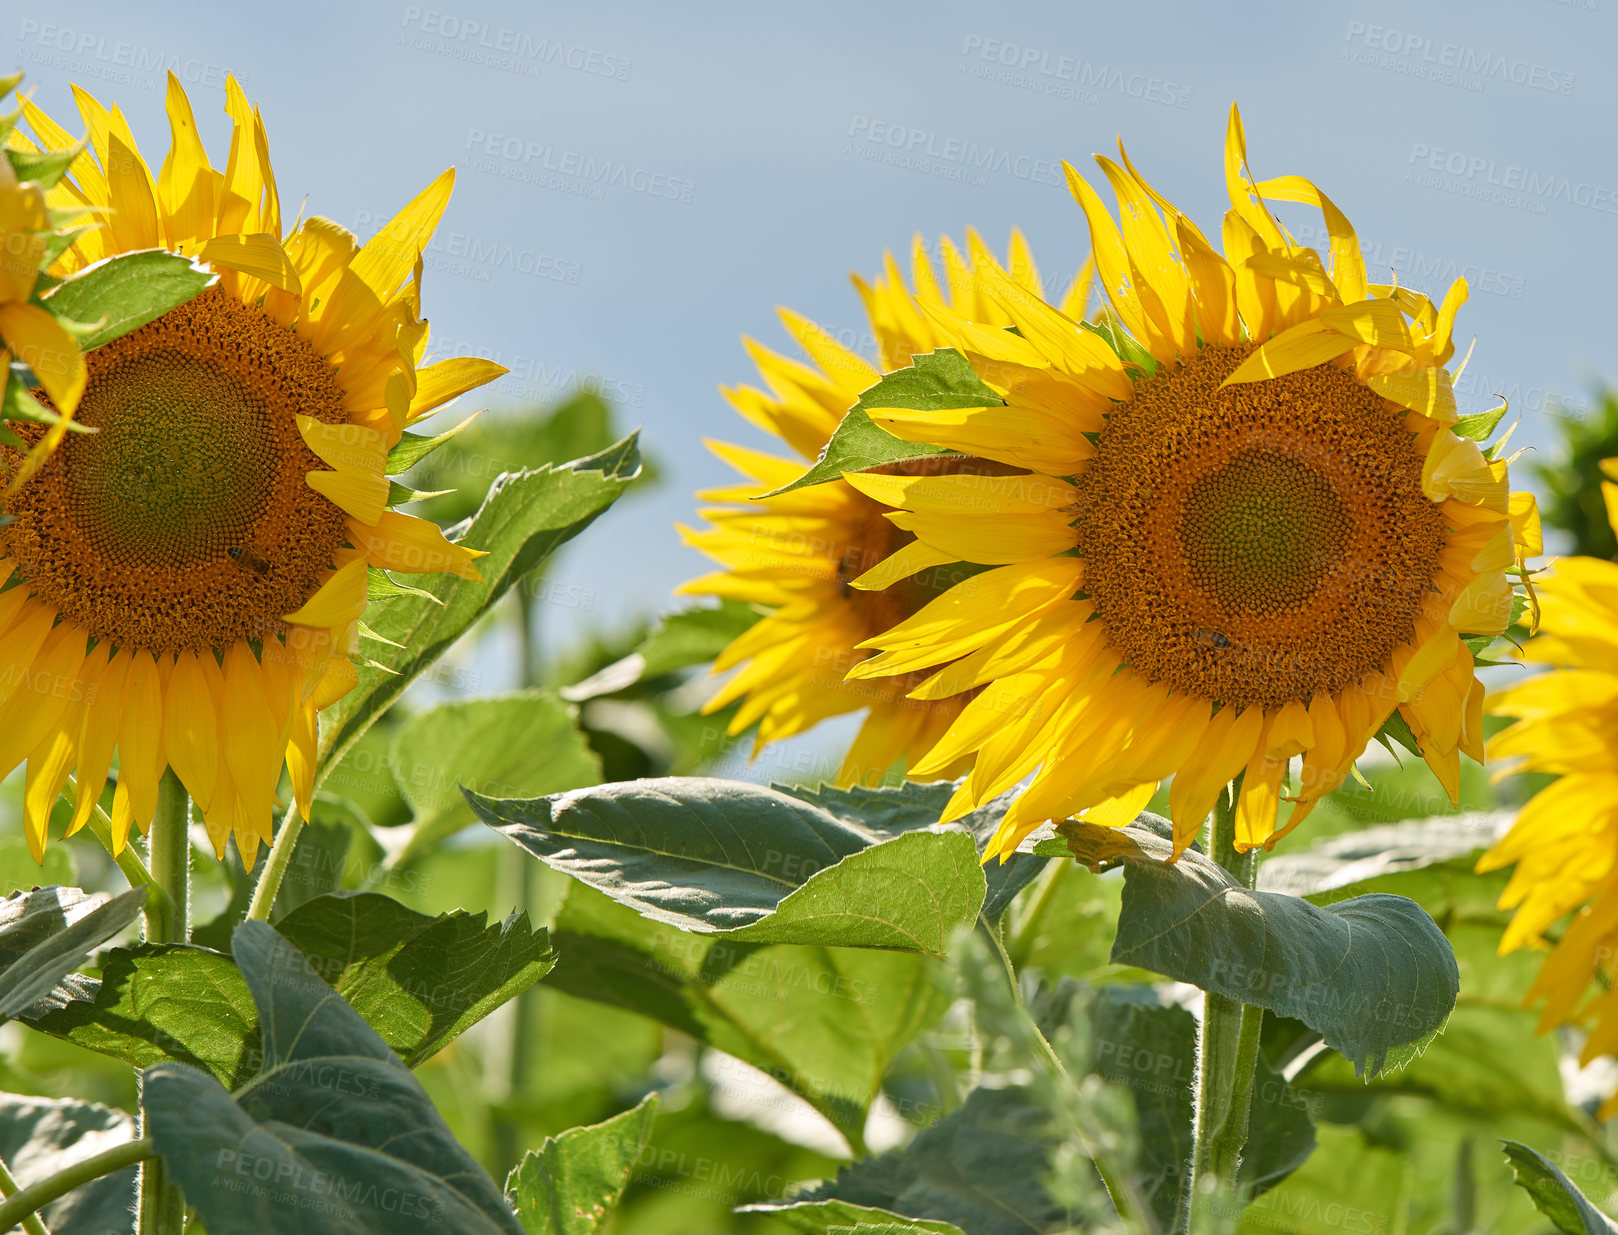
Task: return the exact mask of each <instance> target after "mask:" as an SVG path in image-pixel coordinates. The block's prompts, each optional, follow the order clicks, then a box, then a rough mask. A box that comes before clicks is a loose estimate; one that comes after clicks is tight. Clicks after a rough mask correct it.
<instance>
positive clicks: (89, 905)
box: [0, 887, 146, 1020]
mask: <svg viewBox="0 0 1618 1235" xmlns="http://www.w3.org/2000/svg"><path fill="white" fill-rule="evenodd" d="M145 900H146V889H145V888H131V889H130V890H129V891H127V892H124V893H122V894H121V895H119V896H111V897H109V896H107V895H106V894H104V893H97V894H94V895H87V894H86V893H84V892H83V891H81V890H80V889H78V888H63V887H49V888H38V889H36V890H34V891H32V892H19V893H17V894H16V895H15V896H9V897H7V898H6V899H5V900H3V901H0V966H3V967H0V1020H4V1019H5V1018H7V1017H11V1016H19V1015H22V1014H23V1013H24V1012H26V1011H28V1010H30V1009H36V1010H39V1011H43V1010H44V1009H45V1008H46V1007H60V1006H61V1005H62V1003H63V1002H65V1001H66V1000H67V999H70V998H72V997H73V994H74V992H73V991H71V990H68V989H66V988H63V987H61V986H60V983H61V982H62V981H63V979H65V978H66V977H67V976H68V975H69V974H71V973H72V972H73V971H74V970H75V969H77V968H78V967H79V966H80V965H82V964H84V962H86V961H87V960H89V959H90V953H91V952H92V951H94V950H95V949H96V948H99V947H100V946H101V945H102V944H104V943H106V942H107V941H108V940H110V939H111V938H112V937H113V936H115V935H117V934H118V933H119V932H120V931H122V930H123V929H124V928H125V927H126V926H128V925H129V924H130V923H132V922H133V921H134V920H135V919H136V918H137V917H138V916H139V915H140V907H141V905H142V904H143V903H144V902H145Z"/></svg>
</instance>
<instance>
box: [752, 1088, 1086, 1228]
mask: <svg viewBox="0 0 1618 1235" xmlns="http://www.w3.org/2000/svg"><path fill="white" fill-rule="evenodd" d="M1049 1119H1050V1114H1049V1111H1048V1110H1047V1109H1046V1108H1045V1107H1044V1106H1042V1105H1041V1104H1040V1103H1039V1102H1038V1101H1037V1099H1036V1098H1035V1097H1034V1096H1032V1095H1031V1094H1029V1093H1028V1092H1027V1091H1026V1090H1023V1089H1016V1088H1008V1089H974V1090H973V1091H972V1093H971V1094H970V1095H969V1096H968V1097H967V1099H966V1102H965V1103H964V1104H962V1106H961V1107H960V1109H959V1110H955V1111H952V1112H950V1113H949V1114H948V1115H946V1116H944V1117H943V1118H942V1119H940V1120H938V1121H937V1122H936V1123H934V1124H932V1125H930V1126H929V1127H926V1128H923V1129H922V1130H921V1131H920V1132H918V1133H917V1134H916V1137H915V1139H914V1140H913V1141H911V1142H910V1144H909V1145H908V1146H906V1147H905V1148H904V1149H902V1150H898V1151H896V1152H893V1153H887V1154H883V1155H882V1156H881V1157H877V1158H866V1159H864V1160H863V1161H860V1162H856V1163H854V1164H853V1165H852V1166H850V1167H847V1168H846V1169H844V1170H843V1171H842V1172H840V1173H839V1174H838V1176H837V1178H836V1179H835V1180H834V1181H833V1182H831V1183H829V1184H824V1185H822V1186H821V1187H819V1188H817V1189H815V1190H814V1191H813V1192H810V1193H808V1194H806V1195H805V1197H804V1200H805V1201H809V1202H814V1201H828V1200H839V1201H845V1202H849V1203H851V1204H854V1205H861V1206H865V1207H868V1208H873V1209H880V1210H886V1211H888V1213H890V1214H893V1215H896V1216H897V1220H898V1221H901V1222H902V1221H905V1220H931V1221H934V1222H942V1223H953V1224H954V1225H955V1226H957V1227H959V1228H960V1229H961V1230H962V1231H965V1232H968V1235H1034V1233H1036V1232H1037V1233H1043V1232H1052V1233H1054V1232H1058V1231H1067V1230H1070V1229H1072V1227H1073V1226H1074V1225H1075V1222H1076V1220H1077V1219H1078V1218H1079V1215H1076V1214H1074V1213H1072V1212H1070V1211H1069V1210H1068V1208H1067V1207H1066V1206H1065V1205H1063V1204H1062V1203H1061V1202H1060V1201H1058V1200H1057V1199H1056V1198H1055V1197H1054V1196H1053V1195H1052V1194H1051V1193H1050V1192H1049V1191H1048V1190H1047V1187H1046V1181H1047V1179H1048V1178H1049V1176H1050V1174H1051V1165H1050V1159H1051V1154H1052V1152H1053V1150H1054V1149H1055V1148H1056V1146H1055V1145H1054V1144H1053V1142H1052V1139H1051V1137H1050V1136H1049V1134H1048V1132H1047V1125H1048V1122H1049ZM783 1208H786V1207H784V1206H781V1205H749V1206H747V1207H746V1208H745V1209H744V1210H743V1212H744V1213H762V1214H774V1213H777V1212H779V1211H780V1210H782V1209H783ZM800 1229H809V1230H813V1229H814V1228H813V1227H808V1228H800ZM923 1229H924V1230H925V1229H927V1228H925V1227H924V1228H923ZM944 1229H945V1230H948V1227H947V1226H946V1227H945V1228H944Z"/></svg>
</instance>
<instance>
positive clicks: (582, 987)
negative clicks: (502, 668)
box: [546, 884, 953, 1145]
mask: <svg viewBox="0 0 1618 1235" xmlns="http://www.w3.org/2000/svg"><path fill="white" fill-rule="evenodd" d="M552 938H553V940H554V941H555V944H556V948H557V953H558V957H559V959H558V962H557V966H556V969H555V970H554V971H553V972H552V973H551V976H550V978H549V979H548V980H547V982H546V986H547V987H555V988H557V989H559V990H563V991H566V992H567V993H568V994H571V995H576V996H579V997H580V998H583V999H591V1000H596V1001H598V1002H602V1003H609V1004H613V1005H616V1006H618V1007H621V1008H627V1009H629V1010H630V1011H633V1012H639V1013H641V1014H642V1015H644V1016H649V1017H651V1018H652V1019H653V1020H656V1021H659V1022H660V1023H662V1024H664V1025H668V1026H670V1027H672V1028H674V1029H678V1030H679V1031H680V1032H682V1033H684V1034H687V1035H689V1036H690V1037H692V1038H695V1039H697V1040H698V1041H700V1042H706V1043H708V1044H710V1045H712V1046H716V1047H718V1048H719V1049H720V1050H723V1051H727V1052H729V1053H730V1054H732V1055H734V1056H736V1057H737V1058H738V1059H742V1060H744V1061H746V1062H747V1063H750V1064H752V1065H754V1066H755V1067H757V1068H761V1069H763V1070H764V1071H765V1072H767V1073H769V1074H770V1075H771V1076H772V1077H774V1078H775V1079H776V1080H777V1081H779V1082H780V1083H781V1084H783V1085H785V1086H786V1087H787V1088H789V1089H791V1090H793V1091H794V1092H796V1093H798V1094H799V1095H800V1096H802V1097H803V1098H804V1099H806V1100H807V1101H808V1102H809V1103H810V1104H811V1105H813V1106H814V1107H816V1109H818V1110H820V1111H821V1112H822V1113H823V1114H824V1115H825V1116H826V1117H827V1118H828V1119H829V1120H831V1122H832V1123H833V1124H834V1125H836V1126H837V1128H838V1129H839V1130H840V1131H842V1132H843V1134H844V1135H845V1136H847V1137H848V1138H849V1140H850V1142H851V1143H853V1144H855V1145H858V1144H859V1143H860V1142H859V1138H860V1136H861V1135H862V1133H863V1129H864V1126H865V1117H866V1114H867V1112H868V1111H869V1109H870V1105H871V1102H872V1101H873V1100H874V1099H875V1097H876V1095H877V1093H878V1092H879V1090H880V1089H881V1085H882V1079H883V1077H884V1076H885V1075H886V1074H887V1071H888V1067H889V1065H890V1064H891V1062H892V1061H893V1058H894V1056H895V1055H896V1054H898V1052H899V1051H900V1049H902V1048H903V1047H904V1046H905V1045H906V1044H907V1043H909V1042H910V1041H911V1040H912V1039H914V1038H915V1036H916V1035H917V1034H918V1033H920V1032H921V1031H922V1030H924V1029H926V1028H928V1027H929V1026H930V1025H932V1024H933V1023H934V1022H935V1021H936V1020H937V1019H938V1018H939V1017H940V1016H941V1015H942V1014H943V1012H944V1010H945V1009H946V1008H947V1007H948V1006H949V1003H950V1001H951V998H952V987H953V982H952V980H951V976H950V973H949V971H948V970H946V969H945V968H944V967H943V966H942V965H941V964H940V963H939V962H937V961H934V960H932V959H931V958H929V957H926V956H923V955H919V954H917V953H914V952H899V951H887V950H877V949H864V948H822V947H800V946H792V945H769V946H763V945H758V944H750V943H743V942H741V941H739V940H737V939H735V938H734V937H731V936H726V935H717V936H716V935H713V934H695V933H692V932H688V931H684V930H680V929H677V928H675V927H673V926H668V925H665V924H663V923H661V922H656V921H653V920H652V919H650V918H647V917H643V916H641V915H640V914H638V913H636V912H635V911H634V910H633V909H630V908H628V907H626V906H624V905H620V904H618V903H617V902H615V901H613V900H610V899H609V898H607V897H606V896H604V895H602V894H601V893H599V892H596V891H594V890H593V889H591V888H590V887H588V886H585V885H582V884H574V885H573V886H572V887H571V888H570V889H569V890H568V895H567V899H566V901H564V902H563V905H562V909H561V911H560V913H559V914H558V915H557V919H556V924H555V926H554V928H553V931H552Z"/></svg>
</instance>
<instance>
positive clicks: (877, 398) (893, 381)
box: [764, 348, 1005, 497]
mask: <svg viewBox="0 0 1618 1235" xmlns="http://www.w3.org/2000/svg"><path fill="white" fill-rule="evenodd" d="M911 360H912V361H913V364H912V366H911V367H910V368H908V369H896V370H894V371H893V372H892V373H884V374H883V375H882V380H881V381H879V382H877V384H876V385H875V386H872V387H871V388H870V389H869V390H866V391H865V392H864V393H862V394H861V395H860V397H859V402H857V403H856V404H854V406H853V407H852V408H850V409H849V411H848V414H847V415H846V416H844V417H843V419H842V422H841V423H840V424H839V425H838V426H837V429H836V430H835V431H834V432H833V433H832V435H831V439H830V440H829V441H828V442H827V443H826V447H825V449H824V450H822V451H821V452H820V457H819V458H818V459H816V460H815V464H814V466H813V467H811V468H810V469H809V470H808V471H807V472H805V473H804V474H803V475H802V476H800V477H798V479H796V480H794V481H793V482H792V483H791V484H789V485H786V486H784V487H783V488H780V489H776V490H775V491H774V492H772V493H769V494H765V495H764V496H767V497H774V496H776V495H777V494H780V493H791V492H792V491H793V490H794V489H802V488H804V487H805V486H807V485H818V484H824V483H825V482H826V481H828V480H836V479H837V478H838V477H839V476H841V475H842V474H843V473H844V472H864V471H869V470H870V469H871V468H874V467H882V466H883V465H885V464H890V463H909V462H911V461H913V460H916V459H930V458H932V457H934V456H935V455H952V454H957V453H959V452H957V451H953V450H945V449H943V448H942V447H938V446H928V445H925V444H924V443H921V442H907V441H904V440H903V439H902V438H898V437H895V436H894V435H893V434H891V433H889V432H888V431H887V430H886V429H884V428H882V427H881V426H879V425H878V424H877V423H876V422H875V421H874V420H872V419H871V417H870V412H871V410H872V409H876V410H881V409H883V408H904V409H906V410H909V411H933V410H939V409H952V408H968V407H1002V406H1004V404H1005V400H1004V399H1002V398H1001V397H1000V396H999V395H997V394H995V392H994V391H993V390H991V389H990V388H989V387H988V386H986V385H984V383H983V380H982V379H981V378H979V377H978V375H977V374H976V373H975V372H973V370H972V365H971V363H970V362H969V361H968V360H967V359H966V357H965V356H963V355H961V353H960V352H958V351H956V350H955V349H954V348H940V349H939V350H938V351H936V352H929V353H927V354H926V355H923V356H913V357H911Z"/></svg>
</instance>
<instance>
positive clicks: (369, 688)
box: [319, 437, 640, 778]
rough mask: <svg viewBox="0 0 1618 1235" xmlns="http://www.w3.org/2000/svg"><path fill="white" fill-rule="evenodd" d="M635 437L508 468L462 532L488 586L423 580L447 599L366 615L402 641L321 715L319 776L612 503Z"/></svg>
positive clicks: (634, 466)
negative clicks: (548, 464) (564, 458)
mask: <svg viewBox="0 0 1618 1235" xmlns="http://www.w3.org/2000/svg"><path fill="white" fill-rule="evenodd" d="M639 468H640V455H639V453H638V452H637V450H636V447H635V439H634V438H633V437H629V438H626V439H625V440H624V441H622V442H620V443H618V444H617V445H616V446H613V447H611V448H609V449H608V450H605V451H603V452H602V453H601V454H598V455H591V456H590V457H589V458H585V459H579V460H577V461H575V462H573V463H571V464H566V465H563V466H561V467H556V468H540V469H537V470H535V471H528V472H517V473H509V474H507V475H504V476H501V477H500V478H499V479H498V480H497V481H496V482H495V484H494V486H493V487H492V488H491V489H490V490H489V493H488V496H487V497H486V498H485V499H484V501H483V505H482V506H481V507H480V508H479V509H478V512H477V514H476V515H474V516H473V517H472V519H471V522H470V523H469V524H468V525H467V526H466V528H465V530H464V532H463V534H462V535H461V536H460V537H459V539H460V543H462V544H464V545H466V546H467V547H468V548H471V549H482V550H484V551H485V552H487V554H488V556H487V557H483V558H479V559H478V570H479V571H480V572H481V573H482V575H483V582H482V583H472V582H469V581H468V580H465V579H459V578H456V577H454V576H446V575H433V576H430V577H424V578H423V580H422V587H423V589H424V590H425V591H428V592H430V593H432V595H433V596H434V597H435V598H436V599H437V600H439V601H442V602H443V603H442V604H438V603H433V602H431V601H428V600H426V599H422V598H419V597H411V596H401V597H397V598H396V599H394V600H391V601H389V602H388V603H387V604H386V605H384V606H382V607H381V610H380V611H379V612H377V613H376V615H375V617H374V619H373V618H371V615H370V614H367V618H368V620H369V624H370V626H371V628H372V629H373V630H375V631H376V633H377V634H379V635H381V636H383V637H384V638H386V639H391V640H393V641H394V642H395V643H398V644H400V645H402V646H400V647H397V648H389V647H386V646H385V645H384V651H385V653H386V654H385V655H382V656H379V657H378V658H377V661H378V663H379V664H381V665H383V666H385V668H374V667H371V666H361V667H360V669H359V684H358V685H357V686H356V687H355V688H354V689H353V690H351V691H349V692H348V694H346V695H344V696H343V698H342V699H340V700H338V701H337V702H336V703H335V704H333V705H332V706H331V707H330V708H328V709H327V710H326V711H325V712H324V713H322V715H321V734H320V772H319V775H320V777H322V778H324V776H325V775H326V773H327V772H329V771H330V769H331V768H332V767H333V766H334V765H335V764H336V763H337V762H338V761H339V760H340V759H341V758H342V757H343V755H344V753H345V752H346V751H347V750H348V749H349V747H350V746H352V745H353V744H354V742H356V741H357V740H358V739H359V737H360V735H361V734H363V733H364V732H365V731H366V730H367V729H369V728H370V727H371V724H372V723H373V722H374V721H375V720H376V718H377V717H378V716H379V715H380V714H381V713H382V712H383V711H384V710H385V709H386V708H387V707H388V706H390V705H391V704H392V703H393V701H394V700H395V699H397V698H398V697H399V696H400V695H401V694H403V693H404V691H405V688H406V687H408V686H409V685H410V683H411V682H413V681H415V680H416V678H418V677H419V676H421V674H422V673H423V672H425V671H426V669H427V668H428V666H430V665H431V664H432V663H433V662H434V661H436V660H437V659H438V658H439V657H440V656H442V655H443V654H444V653H445V652H446V651H448V650H449V648H450V646H451V645H452V644H453V643H454V642H455V641H456V640H457V639H459V638H460V637H461V635H462V634H463V633H465V632H466V630H467V629H468V628H469V627H470V626H471V625H472V624H473V623H474V622H475V621H477V619H478V618H479V617H481V616H482V615H483V614H484V613H485V612H487V611H488V609H489V607H490V606H491V605H493V604H494V602H495V601H497V600H499V599H500V598H501V597H502V596H504V595H505V594H506V592H508V591H509V590H510V589H511V587H512V585H513V584H514V583H516V582H517V580H518V579H520V578H522V576H523V575H525V574H527V573H528V572H529V571H531V570H533V569H534V568H535V567H536V566H538V565H539V564H540V563H541V562H543V561H544V560H545V559H546V558H547V557H549V556H550V554H551V553H552V552H554V551H555V550H556V548H557V547H558V546H559V545H561V544H563V543H565V542H566V541H569V540H571V539H572V538H573V537H574V536H577V535H578V534H579V533H580V532H582V531H583V530H584V529H585V528H586V527H588V526H589V525H590V524H591V523H592V522H593V521H594V520H595V519H596V517H597V516H598V515H600V514H601V512H602V511H604V510H606V509H607V508H608V507H609V506H611V505H612V504H613V502H615V501H616V500H617V499H618V497H619V495H620V494H622V493H623V491H624V489H625V488H626V487H627V486H628V485H629V483H630V482H631V481H633V480H634V479H635V477H636V475H637V474H638V473H639Z"/></svg>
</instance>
